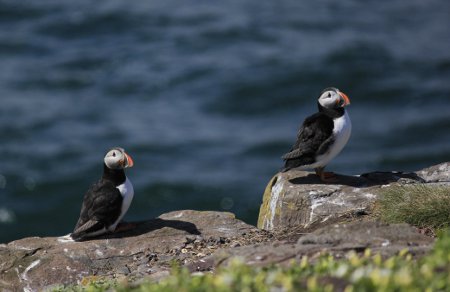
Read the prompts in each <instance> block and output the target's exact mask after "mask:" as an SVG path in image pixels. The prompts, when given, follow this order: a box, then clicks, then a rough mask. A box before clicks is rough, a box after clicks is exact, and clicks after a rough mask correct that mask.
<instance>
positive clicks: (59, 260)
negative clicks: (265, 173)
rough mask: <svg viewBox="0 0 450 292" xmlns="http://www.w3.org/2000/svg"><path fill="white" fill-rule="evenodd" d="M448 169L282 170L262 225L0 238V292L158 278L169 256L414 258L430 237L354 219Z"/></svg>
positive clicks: (226, 221) (205, 215)
mask: <svg viewBox="0 0 450 292" xmlns="http://www.w3.org/2000/svg"><path fill="white" fill-rule="evenodd" d="M449 175H450V163H443V164H440V165H436V166H433V167H430V168H427V169H424V170H421V171H418V172H415V173H399V172H389V173H387V172H373V173H368V174H363V175H360V176H355V177H351V176H339V184H321V183H319V181H318V180H317V178H316V176H315V175H312V174H309V173H305V172H299V171H290V172H287V173H284V174H278V175H276V176H275V177H274V178H273V179H272V181H271V182H270V183H269V185H268V186H267V189H266V193H265V194H264V202H263V205H262V207H261V213H260V218H259V219H260V220H259V223H258V224H259V226H260V227H262V228H263V229H258V228H256V227H254V226H251V225H249V224H246V223H244V222H242V221H240V220H238V219H236V218H235V216H234V215H233V214H231V213H226V212H213V211H203V212H200V211H191V210H184V211H175V212H171V213H167V214H163V215H161V216H160V217H158V218H156V219H152V220H148V221H144V222H137V223H135V224H136V227H135V228H134V229H132V230H130V231H126V232H118V233H114V234H109V235H105V236H104V237H101V238H96V239H92V240H87V241H84V242H63V240H61V238H55V237H45V238H40V237H30V238H24V239H20V240H16V241H13V242H10V243H8V244H0V291H40V290H44V289H46V288H50V287H53V286H56V285H71V284H79V283H82V284H83V283H86V282H89V281H90V280H95V279H99V278H108V279H119V280H120V279H121V278H124V279H126V280H127V281H134V280H138V279H141V278H145V279H150V280H157V279H160V278H162V277H165V276H167V275H168V274H169V270H170V268H171V264H172V262H174V261H176V262H178V263H179V264H180V265H183V266H185V267H187V268H188V269H189V270H190V271H192V272H194V271H209V270H213V269H214V268H216V267H218V266H222V265H225V264H226V263H228V262H229V261H230V260H231V259H233V258H235V257H239V258H241V259H242V260H243V261H245V263H247V264H250V265H262V266H263V265H268V264H287V263H289V262H291V261H292V260H294V261H300V260H301V259H302V258H303V257H304V256H308V257H310V258H313V259H314V258H315V257H316V256H317V255H318V254H321V253H323V252H328V253H330V254H332V255H335V256H337V257H341V256H344V255H345V254H346V253H348V252H351V251H354V252H357V253H358V252H363V251H364V250H365V249H366V248H370V249H372V251H373V252H376V253H380V254H381V255H382V256H386V257H387V256H391V255H394V254H396V253H398V252H399V251H400V250H403V249H408V250H409V251H410V252H411V253H412V255H417V256H420V255H422V254H423V253H425V252H427V251H428V250H429V249H430V248H431V247H432V244H433V242H434V239H433V238H431V237H428V236H425V235H423V234H421V233H420V232H419V231H418V229H416V228H415V227H412V226H409V225H407V224H392V225H389V224H383V223H380V222H374V221H373V220H361V217H370V216H367V215H368V214H369V215H370V212H371V210H372V205H373V204H374V203H375V202H376V200H377V197H378V192H379V191H380V190H381V189H382V188H389V187H391V186H395V185H402V184H419V183H427V184H446V185H450V183H449V181H450V177H449ZM349 219H353V220H349ZM372 219H373V218H372ZM347 221H352V222H347ZM264 229H266V230H264Z"/></svg>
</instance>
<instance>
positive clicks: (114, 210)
mask: <svg viewBox="0 0 450 292" xmlns="http://www.w3.org/2000/svg"><path fill="white" fill-rule="evenodd" d="M103 168H104V172H103V176H102V178H101V179H100V180H99V181H98V182H97V183H95V184H93V185H92V186H91V187H90V188H89V190H88V191H87V192H86V194H85V195H84V199H83V205H82V206H81V212H80V218H79V219H78V222H77V224H76V225H75V229H74V231H73V233H72V238H73V239H75V240H77V239H82V238H83V237H85V236H86V235H88V234H92V233H95V232H97V231H100V230H104V229H107V228H108V227H109V226H111V225H112V224H114V222H115V221H116V220H117V218H118V217H119V216H120V212H121V208H122V202H123V197H122V195H121V194H120V191H119V189H118V188H117V186H119V185H121V184H123V183H124V182H125V180H126V177H125V171H124V170H123V169H109V168H108V167H107V166H106V164H104V167H103Z"/></svg>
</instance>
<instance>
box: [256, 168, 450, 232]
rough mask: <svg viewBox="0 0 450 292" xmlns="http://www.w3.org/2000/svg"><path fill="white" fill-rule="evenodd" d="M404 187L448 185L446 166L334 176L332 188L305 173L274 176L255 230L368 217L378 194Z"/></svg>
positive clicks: (449, 171)
mask: <svg viewBox="0 0 450 292" xmlns="http://www.w3.org/2000/svg"><path fill="white" fill-rule="evenodd" d="M405 184H422V185H423V184H427V185H430V186H432V185H443V184H445V185H450V163H441V164H439V165H435V166H432V167H430V168H426V169H423V170H420V171H417V172H410V173H404V172H371V173H365V174H361V175H357V176H346V175H338V176H337V180H336V183H333V184H325V183H322V182H321V181H320V180H319V179H318V177H317V176H316V175H315V174H312V173H309V172H305V171H297V170H291V171H288V172H285V173H278V174H276V175H275V176H274V177H273V178H272V179H271V181H270V182H269V184H268V185H267V187H266V190H265V192H264V197H263V203H262V205H261V209H260V212H259V218H258V227H259V228H261V229H265V230H277V229H290V228H304V229H305V230H311V229H316V228H318V227H320V226H323V225H328V224H330V223H333V222H342V221H348V220H355V219H361V218H364V217H368V216H369V217H370V215H371V214H372V211H373V210H374V208H373V207H374V204H375V203H376V201H377V199H378V198H379V195H380V193H381V192H383V191H388V190H389V188H395V187H398V186H402V185H405Z"/></svg>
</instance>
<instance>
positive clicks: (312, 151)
mask: <svg viewBox="0 0 450 292" xmlns="http://www.w3.org/2000/svg"><path fill="white" fill-rule="evenodd" d="M349 104H350V99H349V98H348V96H347V95H346V94H345V93H343V92H341V91H340V90H339V89H337V88H335V87H328V88H325V89H324V90H323V91H322V93H321V94H320V96H319V98H318V100H317V105H318V108H319V111H318V112H317V113H315V114H313V115H311V116H309V117H307V118H306V119H305V121H304V122H303V124H302V126H301V127H300V129H299V130H298V133H297V141H296V142H295V144H294V145H293V146H292V148H291V150H290V151H289V152H288V153H286V154H284V155H283V156H282V159H283V160H284V168H283V169H282V170H281V171H282V172H286V171H288V170H290V169H293V168H297V169H300V170H307V169H314V170H315V172H316V174H317V175H318V176H319V178H320V180H321V181H323V182H334V181H336V175H335V174H334V173H332V172H325V171H324V169H325V167H326V166H327V164H328V163H329V162H330V161H331V160H332V159H333V158H334V157H336V155H338V154H339V152H341V150H342V149H343V148H344V146H345V145H346V144H347V142H348V139H349V138H350V134H351V132H352V123H351V121H350V117H349V115H348V113H347V111H346V110H345V107H346V106H348V105H349Z"/></svg>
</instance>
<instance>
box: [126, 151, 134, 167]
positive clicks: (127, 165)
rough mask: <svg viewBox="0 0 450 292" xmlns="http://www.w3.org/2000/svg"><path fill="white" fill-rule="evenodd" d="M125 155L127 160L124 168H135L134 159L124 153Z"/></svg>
mask: <svg viewBox="0 0 450 292" xmlns="http://www.w3.org/2000/svg"><path fill="white" fill-rule="evenodd" d="M124 154H125V160H126V161H125V165H124V167H133V165H134V162H133V159H132V158H131V156H130V155H128V154H126V153H124Z"/></svg>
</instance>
